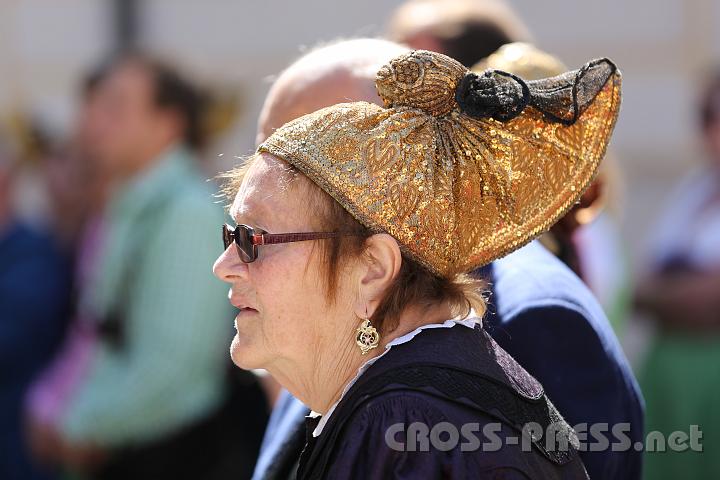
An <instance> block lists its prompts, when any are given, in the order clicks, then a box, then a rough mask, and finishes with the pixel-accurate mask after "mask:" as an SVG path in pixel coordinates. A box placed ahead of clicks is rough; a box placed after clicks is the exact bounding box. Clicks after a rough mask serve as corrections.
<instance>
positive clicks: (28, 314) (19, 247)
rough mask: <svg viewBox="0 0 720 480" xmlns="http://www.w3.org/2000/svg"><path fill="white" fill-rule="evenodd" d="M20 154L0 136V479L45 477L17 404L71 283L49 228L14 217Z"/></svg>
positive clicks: (59, 320)
mask: <svg viewBox="0 0 720 480" xmlns="http://www.w3.org/2000/svg"><path fill="white" fill-rule="evenodd" d="M20 155H21V154H20V153H15V152H13V151H12V149H11V148H10V142H8V141H6V139H5V138H2V137H0V452H2V454H0V478H3V479H8V480H15V479H17V480H25V479H42V478H51V472H49V471H46V470H45V469H44V468H40V467H38V466H36V465H35V464H34V462H32V461H31V457H30V454H29V451H28V449H27V444H26V442H25V439H24V435H23V425H22V418H23V415H22V404H23V398H24V396H25V394H26V391H27V389H28V387H29V385H30V383H31V381H32V380H33V379H34V377H35V376H36V375H37V374H38V373H39V372H40V371H41V369H42V368H43V367H44V366H45V364H46V363H47V362H48V361H49V360H50V358H51V356H52V354H53V352H54V351H55V349H56V348H57V346H58V344H59V342H60V340H61V338H62V333H63V329H64V325H65V323H66V319H67V315H68V310H69V305H70V302H69V299H70V283H71V275H70V270H71V269H70V262H69V259H68V258H67V257H66V255H64V253H62V250H61V248H60V247H59V245H58V243H57V242H56V239H55V237H54V236H53V233H54V232H52V231H41V230H38V229H37V228H34V227H30V226H28V225H26V224H24V223H23V222H21V221H20V220H18V218H17V217H16V216H15V212H14V206H13V193H14V189H13V180H14V178H15V174H16V172H17V171H18V169H19V168H20V167H19V165H18V157H19V156H20Z"/></svg>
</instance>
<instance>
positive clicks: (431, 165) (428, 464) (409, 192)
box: [214, 51, 620, 479]
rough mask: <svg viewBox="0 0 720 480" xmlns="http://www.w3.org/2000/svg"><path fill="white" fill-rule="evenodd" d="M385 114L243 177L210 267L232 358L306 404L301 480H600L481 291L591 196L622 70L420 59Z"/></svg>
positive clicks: (393, 90)
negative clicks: (516, 69) (526, 76)
mask: <svg viewBox="0 0 720 480" xmlns="http://www.w3.org/2000/svg"><path fill="white" fill-rule="evenodd" d="M377 88H378V92H379V94H380V95H381V97H382V98H383V100H384V101H385V104H386V107H385V108H381V107H379V106H377V105H372V104H368V103H364V102H358V103H351V104H340V105H335V106H333V107H329V108H326V109H323V110H320V111H318V112H315V113H313V114H310V115H307V116H304V117H301V118H299V119H297V120H295V121H292V122H290V123H288V124H287V125H285V126H283V127H281V128H280V129H278V130H277V131H276V132H275V133H274V134H273V135H272V136H271V137H270V138H268V139H267V141H266V142H265V143H264V144H262V145H261V146H260V147H259V148H258V152H257V153H256V154H255V155H254V156H253V157H252V158H251V159H250V161H249V162H248V163H247V164H246V165H245V166H244V167H243V168H242V169H239V170H237V171H235V172H233V173H231V175H230V179H231V181H230V183H229V187H228V188H229V191H230V192H231V194H232V195H233V196H234V202H233V205H232V208H231V214H232V216H233V217H234V219H235V221H236V222H237V223H238V225H237V226H236V227H231V226H227V225H226V226H224V227H223V237H224V241H225V247H226V250H225V252H224V253H223V254H222V255H221V257H220V258H219V259H218V260H217V262H216V264H215V267H214V271H215V274H216V275H217V276H218V277H220V278H221V279H222V280H224V281H226V282H228V283H230V284H231V285H232V288H231V292H230V302H231V303H232V304H233V305H234V306H235V307H237V308H238V309H239V310H240V313H239V314H238V316H237V317H236V319H235V327H236V329H237V335H236V336H235V338H234V340H233V344H232V347H231V351H232V358H233V360H234V361H235V363H236V364H237V365H238V366H240V367H242V368H265V369H267V370H268V371H269V372H270V373H271V374H272V375H273V376H274V377H275V378H276V379H277V380H278V381H279V382H280V383H281V384H282V385H283V386H284V387H286V388H287V389H288V390H289V391H290V392H292V393H293V395H295V396H296V397H298V398H299V399H300V400H302V401H303V403H305V404H307V405H309V406H310V407H311V408H312V409H313V411H314V413H313V414H311V415H310V417H309V418H308V441H307V445H306V447H305V450H304V452H303V455H302V457H301V459H300V464H299V467H298V471H297V476H298V478H301V479H306V478H312V479H315V478H478V477H482V478H533V479H538V478H568V479H569V478H573V479H575V478H587V475H586V473H585V469H584V467H583V465H582V462H581V461H580V459H579V457H578V455H577V447H578V444H577V438H576V437H575V436H574V433H573V432H572V430H571V429H570V427H569V426H568V425H567V424H566V423H565V422H564V421H563V419H562V417H561V416H560V414H559V413H558V412H557V411H556V409H555V408H554V407H553V405H552V403H550V401H549V400H548V399H547V397H546V396H545V395H544V393H543V390H542V386H541V385H540V384H539V383H538V382H537V381H536V380H535V379H534V378H532V377H531V376H530V375H529V374H528V373H526V372H525V371H524V370H523V369H522V368H521V367H520V366H519V365H518V364H517V363H516V362H515V361H514V360H513V359H512V358H511V357H510V356H509V355H508V354H507V353H505V352H504V351H503V350H502V349H501V348H500V347H498V346H497V345H496V344H495V343H494V342H493V341H492V339H491V338H490V337H489V336H488V335H487V334H486V333H485V332H484V331H483V330H482V328H481V316H482V314H483V313H484V302H483V298H482V296H481V295H480V294H479V293H478V292H481V291H482V285H480V284H479V282H478V281H477V280H473V279H471V278H469V277H468V276H466V273H465V272H469V271H471V270H473V269H475V268H477V267H479V266H481V265H484V264H486V263H488V262H490V261H492V260H493V259H495V258H498V257H500V256H502V255H505V254H507V253H508V252H510V251H512V250H514V249H516V248H518V247H520V246H522V245H524V244H525V243H527V242H528V241H530V240H532V239H533V238H534V237H536V236H537V235H539V234H540V233H541V232H543V231H545V230H546V229H548V228H549V227H550V226H551V225H552V224H553V222H554V221H556V220H557V219H558V218H559V217H560V216H561V215H562V214H563V213H564V212H566V211H567V210H568V209H569V208H570V207H571V206H572V205H573V203H574V202H575V201H576V200H577V199H578V197H579V195H580V194H581V193H582V192H583V190H584V189H585V188H586V187H587V185H588V184H589V182H590V181H591V179H592V177H593V175H594V173H595V171H596V169H597V165H598V163H599V161H600V159H601V158H602V155H603V153H604V151H605V147H606V144H607V141H608V139H609V137H610V134H611V131H612V129H613V126H614V124H615V120H616V117H617V111H618V108H619V100H620V77H619V73H618V72H617V71H616V68H615V66H614V65H613V64H612V63H611V62H609V61H608V60H597V61H594V62H591V63H588V64H587V65H585V66H584V67H583V68H582V69H580V70H578V71H576V72H569V73H567V74H565V75H563V76H560V77H555V78H552V79H546V80H538V81H533V82H525V81H523V80H522V79H520V78H518V77H516V76H513V75H510V74H507V73H504V72H500V71H487V72H485V73H483V74H481V75H476V74H472V73H470V72H468V71H467V70H466V69H465V68H464V67H463V66H462V65H460V64H459V63H457V62H456V61H454V60H452V59H450V58H448V57H445V56H443V55H439V54H435V53H430V52H426V51H416V52H412V53H410V54H407V55H404V56H401V57H398V58H396V59H395V60H393V61H392V62H390V63H389V64H388V65H386V66H385V67H383V68H382V69H381V70H380V71H379V72H378V78H377Z"/></svg>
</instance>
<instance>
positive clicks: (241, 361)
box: [230, 334, 263, 370]
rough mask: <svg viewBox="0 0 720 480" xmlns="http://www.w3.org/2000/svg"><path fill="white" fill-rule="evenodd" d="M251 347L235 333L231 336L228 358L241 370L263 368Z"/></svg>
mask: <svg viewBox="0 0 720 480" xmlns="http://www.w3.org/2000/svg"><path fill="white" fill-rule="evenodd" d="M253 350H254V349H253V348H252V346H251V345H248V344H247V343H246V342H243V341H242V340H241V339H240V338H239V337H238V335H237V334H235V337H233V340H232V344H230V358H232V361H233V363H234V364H235V365H236V366H238V367H240V368H242V369H243V370H252V369H255V368H263V366H262V365H260V364H261V363H262V362H259V361H258V359H257V356H256V355H254V352H253Z"/></svg>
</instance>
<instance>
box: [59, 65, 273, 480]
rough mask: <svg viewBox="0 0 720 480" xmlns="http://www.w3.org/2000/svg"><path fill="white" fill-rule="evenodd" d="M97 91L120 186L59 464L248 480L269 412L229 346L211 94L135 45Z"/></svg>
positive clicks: (91, 292) (100, 143)
mask: <svg viewBox="0 0 720 480" xmlns="http://www.w3.org/2000/svg"><path fill="white" fill-rule="evenodd" d="M93 96H94V98H93V107H92V108H93V113H92V122H91V124H90V125H89V126H88V129H89V131H88V132H87V135H88V137H87V141H86V146H87V148H88V151H89V152H91V153H92V155H93V156H94V157H95V159H96V160H97V161H98V162H100V168H102V169H103V171H104V172H105V173H106V174H107V175H109V176H111V177H112V178H113V179H114V180H116V183H117V187H116V188H115V190H114V191H113V193H112V195H111V197H110V199H109V202H108V205H107V207H106V209H105V213H104V219H103V228H102V232H101V241H100V242H99V245H98V246H97V248H98V251H97V253H96V261H95V264H94V265H93V266H92V268H91V269H90V270H91V271H90V272H88V281H87V284H86V288H85V291H84V292H82V293H81V295H80V301H79V305H78V309H79V315H82V316H85V317H86V318H89V319H92V321H94V322H97V327H96V331H97V333H98V338H99V340H98V343H97V346H96V347H95V348H93V349H92V352H91V355H90V359H89V360H88V368H87V372H86V374H84V375H81V376H80V380H79V382H78V384H77V385H76V386H74V387H73V388H72V389H71V390H72V391H71V392H70V394H69V396H68V399H67V401H66V402H65V403H66V405H65V406H64V407H63V409H62V412H61V415H60V419H59V421H58V427H57V431H56V432H55V435H56V436H57V438H58V443H59V448H58V452H59V453H58V457H59V461H60V462H61V463H62V464H63V465H65V466H66V467H67V468H69V469H70V470H71V471H76V472H80V473H84V474H86V475H89V476H91V477H94V478H108V479H110V478H123V479H126V478H244V477H248V476H249V474H250V472H251V470H252V465H253V462H254V459H255V456H256V455H257V449H258V447H259V442H260V438H261V435H262V431H263V428H264V420H265V418H266V415H267V410H266V404H265V400H264V398H263V396H262V392H261V390H260V388H259V387H258V385H257V382H256V381H254V379H253V377H251V376H249V374H248V376H244V375H239V374H235V376H234V377H232V378H231V377H229V376H228V372H229V362H228V360H227V355H226V354H224V353H223V352H226V351H227V345H228V340H229V338H230V334H231V325H230V324H227V323H226V319H227V317H228V310H227V307H226V304H225V302H224V297H225V291H226V290H225V288H224V287H223V285H222V284H221V283H220V282H219V281H217V280H216V279H214V278H212V275H211V272H210V270H209V268H208V265H211V264H212V261H213V260H214V258H215V257H216V256H217V251H218V245H217V237H216V234H214V233H213V232H216V231H217V225H218V223H222V219H223V214H222V210H221V208H220V207H219V206H216V205H214V204H213V191H212V189H210V188H209V186H208V183H207V182H206V181H205V180H204V178H203V176H202V175H201V174H200V173H199V169H198V167H199V165H198V162H197V158H196V155H195V152H197V151H198V150H199V149H200V148H201V147H202V145H203V140H204V138H203V132H202V129H201V122H200V119H201V112H202V108H203V96H202V94H201V93H200V92H199V91H198V90H197V89H196V88H195V87H194V86H193V85H192V84H191V83H189V82H188V81H187V80H185V79H184V78H183V77H182V76H181V75H179V74H178V73H177V72H176V71H175V70H174V69H173V68H171V67H169V66H168V65H166V64H164V63H162V62H159V61H157V60H155V59H153V58H151V57H149V56H146V55H142V54H138V53H129V54H123V55H120V56H118V57H116V58H115V59H114V60H113V61H112V62H110V63H109V65H108V66H107V67H106V70H105V73H104V74H103V76H102V78H101V79H100V80H99V82H98V84H97V86H96V88H95V92H94V93H93Z"/></svg>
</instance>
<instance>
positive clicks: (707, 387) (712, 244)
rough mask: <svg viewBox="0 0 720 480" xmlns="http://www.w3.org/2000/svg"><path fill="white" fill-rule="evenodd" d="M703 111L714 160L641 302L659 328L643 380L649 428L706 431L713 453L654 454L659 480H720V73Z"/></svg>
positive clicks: (677, 217)
mask: <svg viewBox="0 0 720 480" xmlns="http://www.w3.org/2000/svg"><path fill="white" fill-rule="evenodd" d="M699 113H700V115H699V117H700V126H701V132H702V136H703V141H704V146H705V149H706V151H707V161H706V162H705V164H704V165H702V166H699V167H697V168H696V169H695V170H694V171H692V172H691V173H690V174H689V175H688V176H687V177H686V178H684V179H683V180H682V181H681V182H680V184H679V185H678V186H677V188H676V190H675V191H674V192H673V193H672V194H671V195H670V196H669V198H668V202H667V204H666V206H665V208H664V209H663V210H662V212H663V213H662V216H661V218H660V220H659V222H658V225H657V227H656V228H655V230H654V231H653V233H652V235H651V237H650V245H649V252H650V258H649V261H648V263H649V267H648V270H649V273H648V274H647V275H646V276H645V278H644V279H642V281H641V282H640V283H639V284H638V286H637V291H636V296H635V302H636V305H637V307H638V309H640V310H641V311H643V312H646V313H648V314H650V315H651V316H652V318H653V319H654V320H655V323H656V325H657V332H656V335H655V338H654V340H653V343H652V346H651V348H650V351H649V353H648V355H647V358H646V359H645V364H644V368H643V372H642V374H641V377H640V378H641V384H642V386H643V392H644V393H645V395H646V398H647V402H648V403H647V425H648V429H649V430H659V431H661V432H663V433H664V434H665V435H668V434H670V433H671V432H674V431H678V430H679V431H683V432H688V429H689V427H690V425H698V426H699V428H700V430H701V431H702V433H703V436H702V443H703V445H704V446H705V451H704V452H693V451H685V452H671V451H668V452H660V453H650V452H648V453H647V454H646V465H647V477H646V478H648V479H652V480H655V479H660V480H662V479H671V478H720V456H718V455H717V453H718V442H720V412H718V408H717V407H718V405H719V404H720V72H719V73H716V74H715V75H714V76H713V77H712V78H710V81H709V82H708V85H707V87H706V89H705V91H704V93H703V95H702V100H701V104H700V109H699Z"/></svg>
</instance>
